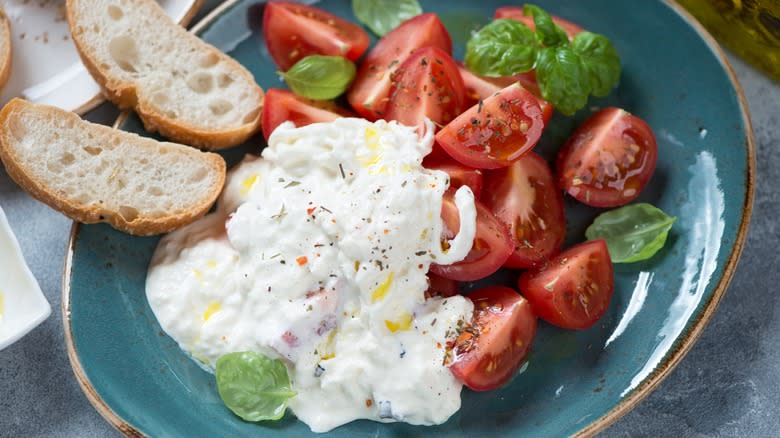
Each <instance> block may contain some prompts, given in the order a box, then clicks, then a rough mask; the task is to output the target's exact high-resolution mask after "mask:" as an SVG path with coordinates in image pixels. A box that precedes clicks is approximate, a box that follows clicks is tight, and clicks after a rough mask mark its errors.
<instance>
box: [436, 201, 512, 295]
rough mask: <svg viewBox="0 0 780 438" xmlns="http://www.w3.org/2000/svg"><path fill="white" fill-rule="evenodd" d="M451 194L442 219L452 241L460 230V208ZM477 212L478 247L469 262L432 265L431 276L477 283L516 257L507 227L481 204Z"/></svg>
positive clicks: (474, 248) (476, 244) (443, 208)
mask: <svg viewBox="0 0 780 438" xmlns="http://www.w3.org/2000/svg"><path fill="white" fill-rule="evenodd" d="M453 193H454V191H452V190H449V191H448V192H447V193H445V195H444V198H443V199H442V206H441V217H442V220H443V221H444V225H445V227H444V228H445V229H446V230H445V233H444V234H445V236H446V237H447V238H448V239H449V238H452V237H453V236H454V235H455V234H457V233H456V231H457V230H459V229H460V221H459V219H458V208H457V207H456V206H455V201H454V198H453V196H452V194H453ZM474 203H475V205H476V208H477V233H476V235H475V236H474V246H473V247H472V248H471V251H469V253H468V255H466V258H464V259H463V260H461V261H459V262H457V263H453V264H451V265H437V264H432V265H431V269H430V270H431V272H433V273H434V274H436V275H439V276H441V277H444V278H449V279H450V280H457V281H476V280H480V279H482V278H485V277H487V276H488V275H491V274H493V273H494V272H496V271H497V270H498V269H499V268H500V267H501V266H502V265H503V264H504V262H506V259H507V258H509V256H510V255H511V254H512V248H513V247H514V246H513V245H512V240H511V238H510V237H509V232H508V231H507V229H506V227H505V226H504V224H502V223H501V222H499V221H498V219H496V218H495V216H493V214H492V213H491V212H490V210H488V209H487V207H485V206H484V205H482V204H481V203H480V202H479V201H476V200H475V201H474Z"/></svg>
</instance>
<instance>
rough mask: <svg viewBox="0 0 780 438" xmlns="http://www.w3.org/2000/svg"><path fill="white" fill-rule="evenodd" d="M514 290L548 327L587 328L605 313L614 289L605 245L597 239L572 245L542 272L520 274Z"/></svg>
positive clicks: (610, 265) (612, 274) (544, 267)
mask: <svg viewBox="0 0 780 438" xmlns="http://www.w3.org/2000/svg"><path fill="white" fill-rule="evenodd" d="M518 287H519V288H520V290H521V291H522V293H523V295H524V296H525V297H526V298H527V299H528V301H530V302H531V306H532V307H533V309H534V312H535V313H536V314H537V315H538V316H539V317H540V318H542V319H543V320H545V321H547V322H548V323H550V324H552V325H556V326H558V327H562V328H567V329H575V330H578V329H586V328H589V327H591V326H593V324H595V323H596V321H598V320H599V319H600V318H601V317H602V316H603V315H604V312H606V310H607V307H609V302H610V301H611V300H612V293H613V291H614V288H615V280H614V273H613V270H612V261H611V260H610V258H609V251H608V250H607V244H606V242H605V241H604V240H603V239H599V240H590V241H587V242H584V243H580V244H579V245H575V246H573V247H571V248H569V249H567V250H565V251H563V252H562V253H560V254H558V255H557V256H556V257H554V258H553V259H552V260H550V261H549V263H547V264H546V265H545V266H543V267H542V268H540V269H537V270H533V271H525V272H523V273H522V274H521V275H520V279H519V280H518Z"/></svg>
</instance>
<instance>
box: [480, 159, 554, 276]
mask: <svg viewBox="0 0 780 438" xmlns="http://www.w3.org/2000/svg"><path fill="white" fill-rule="evenodd" d="M484 193H485V196H484V198H483V199H482V202H483V203H484V204H485V206H486V207H488V208H489V209H490V210H491V211H492V212H493V214H494V215H495V216H496V218H498V220H500V221H501V222H503V223H504V225H506V226H507V228H508V229H509V234H510V236H511V237H512V242H513V244H514V252H513V253H512V255H511V256H509V258H508V259H507V261H506V263H504V266H505V267H508V268H521V269H527V268H533V267H537V266H540V265H542V264H544V263H545V262H546V261H547V260H548V259H549V258H550V257H551V256H553V255H554V254H556V253H557V252H558V251H559V250H560V249H561V245H563V240H564V238H565V237H566V217H565V215H564V211H563V196H562V195H561V192H560V190H558V186H557V185H556V182H555V178H554V177H553V174H552V171H551V170H550V167H549V166H548V165H547V162H546V161H545V160H544V158H542V157H541V156H539V155H538V154H536V153H535V152H529V153H527V154H525V155H523V156H522V157H520V158H519V159H518V160H517V161H515V162H514V163H512V164H511V165H509V166H507V167H504V168H501V169H492V170H487V171H485V189H484Z"/></svg>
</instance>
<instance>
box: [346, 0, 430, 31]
mask: <svg viewBox="0 0 780 438" xmlns="http://www.w3.org/2000/svg"><path fill="white" fill-rule="evenodd" d="M352 13H353V14H355V17H357V19H358V20H360V22H361V23H363V24H365V25H366V26H368V28H369V29H371V31H372V32H374V33H375V34H377V35H379V36H385V35H386V34H387V33H388V32H390V31H391V30H393V29H395V28H396V27H398V25H399V24H401V23H402V22H404V21H406V20H408V19H410V18H412V17H414V16H415V15H420V14H422V8H421V7H420V4H419V3H417V0H352Z"/></svg>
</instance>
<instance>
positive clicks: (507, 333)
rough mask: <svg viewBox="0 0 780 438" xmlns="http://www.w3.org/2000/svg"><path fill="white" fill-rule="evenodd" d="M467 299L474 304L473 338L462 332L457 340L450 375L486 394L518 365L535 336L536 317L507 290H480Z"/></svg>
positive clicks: (510, 377)
mask: <svg viewBox="0 0 780 438" xmlns="http://www.w3.org/2000/svg"><path fill="white" fill-rule="evenodd" d="M468 298H469V299H471V301H473V302H474V315H473V317H472V322H471V324H472V326H473V328H474V329H475V330H474V332H475V333H477V334H476V335H474V334H473V333H469V332H468V331H464V332H463V333H461V335H460V336H459V337H458V340H457V341H456V342H455V345H454V346H453V348H452V353H453V362H452V364H451V365H450V371H451V372H452V374H454V375H455V377H456V378H458V379H459V380H460V381H462V382H463V384H464V385H466V386H468V387H469V388H471V389H473V390H474V391H490V390H493V389H496V388H499V387H501V386H503V385H504V384H506V383H507V382H509V381H510V380H511V379H512V377H514V376H515V374H516V373H517V370H518V369H519V368H520V365H522V363H523V360H524V359H525V357H526V356H527V355H528V352H529V351H530V349H531V345H532V344H533V340H534V337H535V336H536V315H535V314H534V313H533V310H532V309H531V305H530V304H529V303H528V301H527V300H526V299H525V298H523V297H522V295H520V294H518V293H517V292H515V291H514V290H512V289H510V288H508V287H504V286H493V287H488V288H484V289H480V290H478V291H476V292H472V293H470V294H469V295H468ZM448 347H449V346H448Z"/></svg>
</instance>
